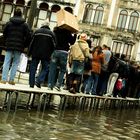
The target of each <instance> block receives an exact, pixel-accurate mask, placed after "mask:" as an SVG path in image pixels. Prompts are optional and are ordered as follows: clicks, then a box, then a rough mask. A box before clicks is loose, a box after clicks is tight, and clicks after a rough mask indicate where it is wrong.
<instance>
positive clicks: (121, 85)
mask: <svg viewBox="0 0 140 140" xmlns="http://www.w3.org/2000/svg"><path fill="white" fill-rule="evenodd" d="M122 87H123V82H122V79H121V78H119V79H118V80H117V82H116V89H117V90H121V89H122Z"/></svg>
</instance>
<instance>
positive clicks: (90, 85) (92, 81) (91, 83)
mask: <svg viewBox="0 0 140 140" xmlns="http://www.w3.org/2000/svg"><path fill="white" fill-rule="evenodd" d="M98 79H99V75H98V74H96V73H93V72H92V73H91V75H90V76H89V78H88V82H87V86H86V89H85V91H86V93H90V92H91V94H92V95H96V88H97V84H98Z"/></svg>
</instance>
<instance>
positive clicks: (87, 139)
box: [0, 110, 140, 140]
mask: <svg viewBox="0 0 140 140" xmlns="http://www.w3.org/2000/svg"><path fill="white" fill-rule="evenodd" d="M0 118H1V119H0V140H139V139H140V111H139V110H116V111H115V110H114V111H113V110H111V111H110V110H106V111H103V110H102V111H101V110H95V111H92V112H86V111H85V112H82V111H76V110H66V111H58V110H46V111H45V112H44V113H41V112H40V113H36V112H35V111H25V110H18V111H17V112H16V113H14V112H10V113H7V112H3V111H1V112H0Z"/></svg>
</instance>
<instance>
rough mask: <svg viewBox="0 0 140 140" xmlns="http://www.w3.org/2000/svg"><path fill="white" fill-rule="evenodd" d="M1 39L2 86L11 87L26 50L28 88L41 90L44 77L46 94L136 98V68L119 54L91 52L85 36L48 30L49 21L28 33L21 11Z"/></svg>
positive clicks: (139, 89)
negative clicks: (68, 93)
mask: <svg viewBox="0 0 140 140" xmlns="http://www.w3.org/2000/svg"><path fill="white" fill-rule="evenodd" d="M3 36H4V39H5V46H6V48H5V49H6V54H5V59H4V64H3V70H2V79H1V81H0V82H1V83H2V84H6V82H8V83H9V84H12V85H15V81H14V79H15V75H16V71H17V67H18V64H19V60H20V55H21V53H22V52H24V49H25V48H26V47H28V51H27V55H28V56H29V57H31V58H32V59H31V62H30V70H29V86H30V87H31V88H34V87H35V86H37V87H38V88H41V85H42V84H43V83H44V82H45V81H46V77H47V85H46V86H47V87H48V89H49V90H53V89H54V88H55V89H57V90H58V91H61V89H62V88H64V89H66V90H69V92H71V93H73V94H76V93H78V92H82V93H84V94H90V95H99V96H114V97H118V96H119V97H124V98H125V97H134V98H139V97H140V66H139V65H138V64H137V63H136V62H134V61H130V60H129V59H128V58H127V57H126V56H125V55H124V54H122V55H120V54H113V53H112V52H111V50H110V47H108V46H107V45H105V44H104V45H102V46H100V45H98V46H94V47H93V46H92V45H91V44H92V43H91V40H90V39H89V38H88V36H87V34H86V33H81V34H79V35H77V34H75V33H71V31H69V30H67V29H64V28H60V27H55V28H54V30H53V31H51V30H50V28H49V22H44V24H42V26H41V28H39V29H37V30H36V31H35V32H34V33H31V30H30V28H29V27H28V24H27V23H26V22H25V20H24V19H23V18H22V12H21V10H20V9H16V10H15V12H14V16H13V17H12V18H10V20H9V21H8V22H7V24H6V25H5V27H4V30H3ZM40 62H41V69H40V71H39V73H38V75H37V74H36V73H37V67H38V64H39V63H40ZM10 66H11V68H10ZM9 72H10V74H9ZM8 74H9V77H8Z"/></svg>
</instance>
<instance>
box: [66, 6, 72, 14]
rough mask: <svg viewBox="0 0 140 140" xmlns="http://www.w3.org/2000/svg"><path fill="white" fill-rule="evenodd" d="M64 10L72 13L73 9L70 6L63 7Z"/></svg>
mask: <svg viewBox="0 0 140 140" xmlns="http://www.w3.org/2000/svg"><path fill="white" fill-rule="evenodd" d="M64 10H66V11H68V12H70V13H72V14H73V9H72V8H71V7H65V8H64Z"/></svg>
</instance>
